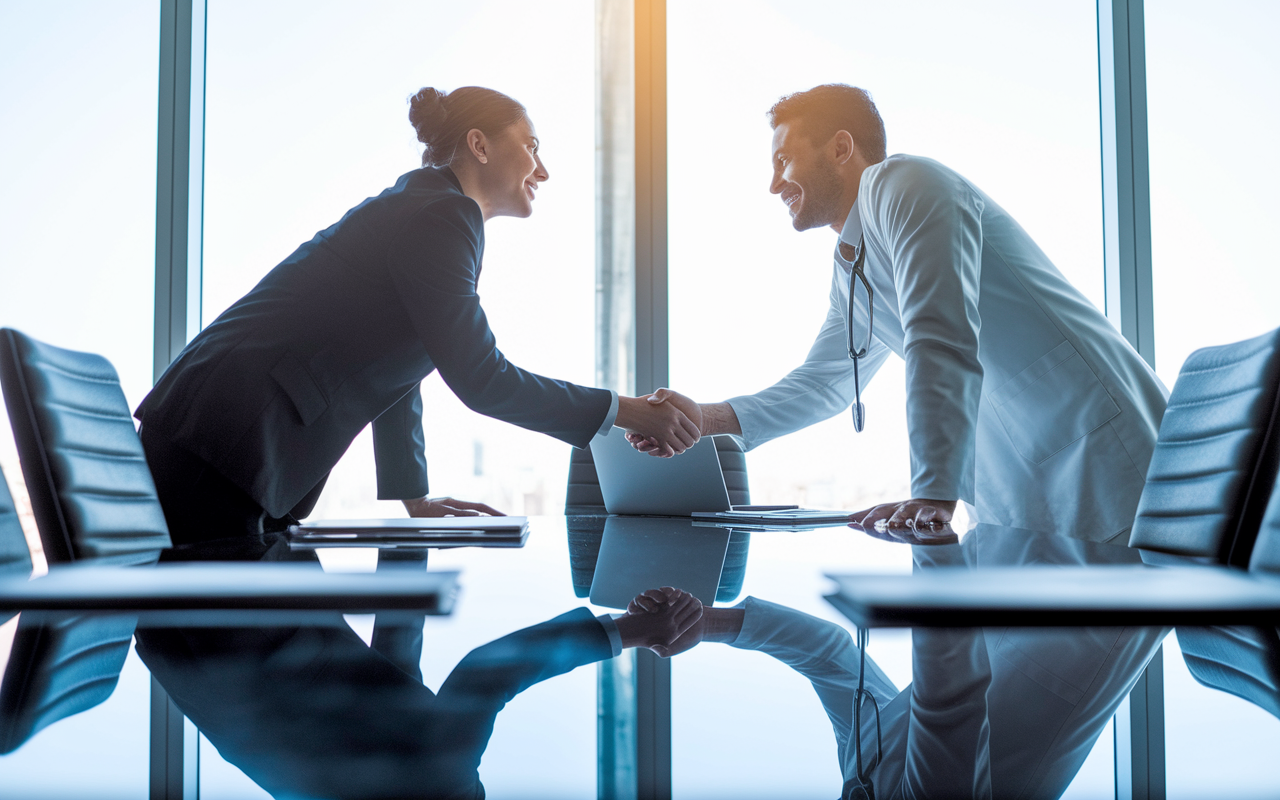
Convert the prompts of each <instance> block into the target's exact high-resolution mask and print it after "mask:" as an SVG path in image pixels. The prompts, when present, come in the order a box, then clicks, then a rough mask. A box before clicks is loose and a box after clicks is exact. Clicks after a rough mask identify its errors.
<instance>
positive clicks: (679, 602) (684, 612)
mask: <svg viewBox="0 0 1280 800" xmlns="http://www.w3.org/2000/svg"><path fill="white" fill-rule="evenodd" d="M702 613H703V608H702V601H700V600H698V598H696V597H694V596H693V595H691V594H689V593H688V592H686V591H683V590H681V589H675V588H672V587H670V586H663V587H662V588H661V589H650V590H649V591H647V592H644V593H643V594H640V595H637V596H636V598H635V599H634V600H632V601H631V604H630V605H628V606H627V613H626V614H623V615H622V616H621V617H618V619H617V624H618V634H619V635H621V636H622V646H623V647H647V648H649V649H650V650H652V651H653V652H655V653H657V654H658V655H660V656H662V657H663V658H667V657H669V656H673V655H675V654H676V653H679V652H683V651H685V650H688V649H689V648H690V647H693V646H694V645H695V644H697V643H698V642H699V641H701V640H702V639H701V635H700V634H699V633H698V631H699V630H700V628H701V626H700V625H699V624H698V623H699V621H700V620H701V619H702Z"/></svg>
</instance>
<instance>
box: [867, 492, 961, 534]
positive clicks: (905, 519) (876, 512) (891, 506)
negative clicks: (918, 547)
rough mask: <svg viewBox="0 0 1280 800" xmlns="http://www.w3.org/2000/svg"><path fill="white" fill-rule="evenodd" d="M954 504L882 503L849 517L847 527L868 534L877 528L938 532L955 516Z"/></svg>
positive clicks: (936, 501)
mask: <svg viewBox="0 0 1280 800" xmlns="http://www.w3.org/2000/svg"><path fill="white" fill-rule="evenodd" d="M955 510H956V501H955V500H923V499H911V500H906V501H904V502H901V503H883V504H881V505H878V506H875V507H873V508H868V509H865V510H863V511H858V512H855V513H853V514H850V515H849V527H851V528H861V529H862V530H871V529H874V528H876V527H877V526H880V525H885V526H888V527H890V528H915V529H916V530H923V529H928V528H941V527H942V526H944V525H946V524H947V523H949V522H950V521H951V515H952V514H954V513H955Z"/></svg>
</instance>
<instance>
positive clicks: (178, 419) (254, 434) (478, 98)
mask: <svg viewBox="0 0 1280 800" xmlns="http://www.w3.org/2000/svg"><path fill="white" fill-rule="evenodd" d="M410 104H411V109H410V112H409V119H410V121H411V122H412V123H413V125H414V127H415V129H416V130H417V132H418V139H419V140H420V141H421V142H423V143H424V144H425V146H426V148H425V151H424V153H423V165H424V166H423V168H422V169H417V170H414V171H412V172H409V173H407V174H405V175H403V176H401V177H400V179H399V180H398V181H396V183H395V185H393V186H391V187H390V188H388V189H386V190H385V191H383V192H382V193H381V194H379V195H377V196H376V197H371V198H369V199H367V200H365V201H364V202H362V203H360V204H359V205H357V206H356V207H355V208H353V209H351V210H350V211H348V212H347V213H346V214H345V215H344V216H343V217H342V219H341V220H339V221H338V222H337V223H335V224H334V225H332V226H330V227H328V228H326V229H325V230H323V231H321V232H319V233H318V234H316V236H315V238H313V239H312V240H311V241H309V242H307V243H305V244H303V245H302V246H301V247H299V248H298V249H297V250H296V251H294V253H293V254H292V255H290V256H289V257H288V258H286V259H285V260H284V261H283V262H282V263H281V264H280V265H279V266H277V267H276V268H275V269H273V270H271V272H269V273H268V274H267V275H266V277H264V278H263V279H262V281H261V282H259V283H258V285H257V286H255V287H254V288H253V290H252V291H250V292H249V294H247V295H245V296H244V297H243V298H241V299H240V300H239V301H237V302H236V303H235V304H234V305H232V306H231V307H230V308H229V309H227V311H226V312H224V313H223V314H222V315H221V316H220V317H218V318H217V319H216V320H214V322H213V323H212V324H211V325H209V326H208V327H207V328H205V330H204V331H202V332H201V333H200V335H198V336H197V337H196V338H195V339H194V340H193V341H192V342H191V343H190V344H189V345H188V346H187V347H186V348H185V349H184V350H183V351H182V353H181V354H180V355H179V356H178V358H177V359H176V360H175V361H174V363H173V364H172V365H171V366H170V367H169V369H168V371H167V372H166V373H165V374H164V376H163V377H162V378H161V379H160V382H159V383H158V384H157V385H156V387H155V389H154V390H152V392H151V394H150V395H148V396H147V398H146V399H145V400H144V401H143V402H142V405H141V406H140V407H139V408H138V411H137V416H138V418H139V419H140V420H142V441H143V445H144V447H145V449H146V452H147V459H148V462H149V463H150V465H151V468H152V471H153V473H155V476H156V485H157V489H158V491H159V494H160V499H161V502H162V503H163V505H164V510H165V515H166V517H167V518H168V521H169V526H170V529H171V531H172V533H173V535H174V538H175V540H176V541H179V542H182V541H194V540H201V539H210V538H218V537H222V536H228V535H236V534H239V533H244V532H248V533H254V532H257V531H259V530H262V528H263V526H264V525H265V526H266V527H267V528H272V527H277V526H280V525H281V524H283V522H285V521H287V520H289V519H290V518H291V517H300V516H305V515H306V514H307V513H309V512H310V510H311V508H313V507H314V505H315V502H316V499H317V498H318V497H319V494H320V490H321V488H322V487H323V485H324V482H325V479H326V478H327V476H328V474H329V471H330V470H331V469H332V468H333V466H334V464H336V463H337V461H338V459H339V458H340V457H341V456H342V454H343V453H344V452H345V451H346V449H347V447H348V446H349V445H350V444H351V442H352V440H353V439H354V438H355V437H356V435H357V434H358V433H359V432H360V430H361V429H363V428H364V426H365V425H368V424H369V423H371V422H372V423H373V437H374V449H375V456H376V460H377V470H378V496H379V498H381V499H400V500H403V501H404V503H405V506H406V508H407V509H408V511H409V513H410V514H411V515H414V516H439V515H447V514H475V513H481V512H486V513H496V512H494V511H493V509H490V508H489V507H487V506H484V505H481V504H478V503H463V502H459V501H453V500H449V499H448V498H446V499H444V500H429V499H427V497H426V494H427V471H426V460H425V457H424V455H423V433H422V399H421V394H420V391H419V384H420V382H421V381H422V379H423V378H425V377H426V376H428V375H430V374H431V373H432V372H433V371H435V370H439V371H440V375H441V377H442V378H444V381H445V383H446V384H447V385H448V386H449V388H450V389H452V390H453V392H454V393H455V394H457V395H458V397H459V398H460V399H461V400H462V401H463V402H464V403H465V404H466V405H467V406H468V407H469V408H471V409H472V410H474V411H478V412H480V413H482V414H486V415H488V416H492V417H495V418H497V419H501V420H505V421H507V422H510V423H512V424H515V425H519V426H521V427H523V428H528V429H529V430H535V431H540V432H542V433H546V434H548V435H550V436H554V437H556V438H558V439H561V440H563V441H565V442H568V443H570V444H573V445H575V446H578V447H583V446H585V445H586V444H587V443H588V442H589V441H590V440H591V438H592V437H593V436H594V435H596V433H598V432H601V431H607V430H608V428H609V427H611V426H612V425H613V424H615V423H616V424H617V425H619V426H620V427H624V428H628V429H632V430H636V431H639V432H643V433H646V434H648V435H652V436H654V437H656V438H657V439H658V440H659V441H661V442H663V443H664V444H665V445H666V446H667V447H668V448H669V452H680V451H682V450H684V449H685V448H686V447H688V446H690V445H692V444H693V442H695V441H696V440H697V438H698V431H697V428H696V427H695V426H694V424H693V423H691V422H690V421H689V420H688V419H687V418H686V417H685V416H684V415H683V414H682V413H680V412H679V411H677V410H676V409H675V408H674V407H672V406H671V405H670V404H660V405H654V404H650V403H646V402H645V401H644V400H643V399H642V398H631V397H618V396H617V395H616V394H613V393H611V392H609V391H605V390H602V389H590V388H585V387H582V386H576V385H574V384H571V383H566V382H564V381H558V380H554V379H550V378H545V377H542V376H540V375H535V374H533V373H531V372H526V371H525V370H522V369H520V368H519V367H517V366H515V365H514V364H512V363H510V362H509V361H507V359H506V358H505V357H504V356H503V355H502V352H501V351H500V350H498V348H497V345H496V342H495V340H494V337H493V334H492V333H491V332H490V330H489V324H488V321H487V319H486V318H485V314H484V310H483V309H482V308H481V307H480V299H479V296H478V295H477V294H476V281H477V278H478V277H479V274H480V267H481V257H482V254H483V252H484V223H485V221H486V220H488V219H490V218H492V217H496V216H516V217H527V216H529V214H530V213H532V210H533V209H532V203H533V199H534V193H535V191H536V189H537V187H538V186H539V184H541V183H542V182H543V181H545V180H546V179H547V171H546V168H545V167H544V166H543V164H542V160H541V158H540V157H539V155H538V139H537V136H536V134H535V131H534V128H533V124H532V122H530V121H529V118H528V116H527V115H526V113H525V109H524V107H523V106H521V105H520V104H519V103H517V102H516V101H514V100H512V99H511V98H509V97H507V96H506V95H503V94H500V93H498V92H495V91H492V90H490V89H483V88H479V87H464V88H461V89H458V90H456V91H454V92H451V93H450V94H448V95H442V94H441V93H439V92H437V91H436V90H435V89H429V88H428V89H423V90H421V91H420V92H418V93H417V94H416V95H415V96H414V97H413V98H412V99H411V100H410Z"/></svg>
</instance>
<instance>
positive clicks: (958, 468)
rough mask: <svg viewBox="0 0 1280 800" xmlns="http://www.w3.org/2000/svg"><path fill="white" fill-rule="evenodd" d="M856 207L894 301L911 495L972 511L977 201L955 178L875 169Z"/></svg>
mask: <svg viewBox="0 0 1280 800" xmlns="http://www.w3.org/2000/svg"><path fill="white" fill-rule="evenodd" d="M859 205H860V211H861V212H862V219H863V224H864V226H865V228H866V230H867V242H868V244H869V245H870V243H871V242H873V241H874V242H876V243H877V244H878V246H880V247H882V248H883V249H884V250H885V252H884V256H885V259H886V261H887V262H888V263H889V264H891V265H892V270H893V282H894V287H895V288H896V290H897V294H898V313H899V318H900V319H901V321H902V330H903V334H904V338H903V345H902V351H903V359H904V360H905V361H906V373H907V435H908V438H909V440H910V449H911V494H912V496H913V497H927V498H931V499H935V500H967V501H969V502H973V500H974V469H975V466H974V465H975V451H976V444H977V438H976V437H977V425H978V403H979V400H980V399H981V395H982V376H983V372H982V362H981V361H979V359H978V335H979V330H980V328H981V320H980V318H979V316H978V288H979V278H980V275H981V264H982V211H983V205H982V200H981V199H980V198H979V197H978V196H977V195H976V194H975V193H974V192H973V191H972V190H971V189H969V187H968V186H967V184H965V183H964V181H963V180H962V179H961V178H960V177H959V176H957V175H955V174H954V173H949V172H947V171H945V170H943V169H940V168H938V167H936V166H932V165H929V164H924V163H920V162H912V161H907V162H899V163H894V164H890V165H888V166H886V167H885V168H884V169H882V170H881V171H880V172H879V173H878V174H877V175H876V176H875V178H874V179H873V180H872V181H871V183H870V185H869V186H867V187H866V191H865V192H864V194H863V195H862V196H860V197H859Z"/></svg>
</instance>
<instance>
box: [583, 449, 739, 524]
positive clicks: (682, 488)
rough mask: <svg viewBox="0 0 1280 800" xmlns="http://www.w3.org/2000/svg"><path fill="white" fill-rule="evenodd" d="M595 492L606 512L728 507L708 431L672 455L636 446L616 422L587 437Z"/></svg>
mask: <svg viewBox="0 0 1280 800" xmlns="http://www.w3.org/2000/svg"><path fill="white" fill-rule="evenodd" d="M591 456H592V458H593V459H594V460H595V462H596V474H597V475H598V476H599V478H600V493H601V494H602V495H604V507H605V510H607V511H608V512H609V513H610V514H660V515H666V516H672V517H687V516H689V515H690V514H692V513H693V512H695V511H728V510H729V490H728V489H726V488H725V485H724V473H723V472H722V471H721V470H720V456H719V454H718V453H717V452H716V443H715V441H714V440H713V439H712V437H710V436H704V437H703V438H702V439H701V441H699V442H698V443H697V444H695V445H694V446H693V447H690V448H689V449H688V450H686V451H684V453H683V454H681V455H679V456H676V457H675V458H657V457H655V456H651V455H646V454H645V453H641V452H638V451H636V450H635V449H634V448H632V447H631V445H630V444H629V443H628V442H627V440H626V438H625V436H624V434H623V431H622V429H621V428H614V429H613V430H611V431H610V432H609V434H608V435H607V436H597V437H596V438H595V439H594V440H592V442H591Z"/></svg>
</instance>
